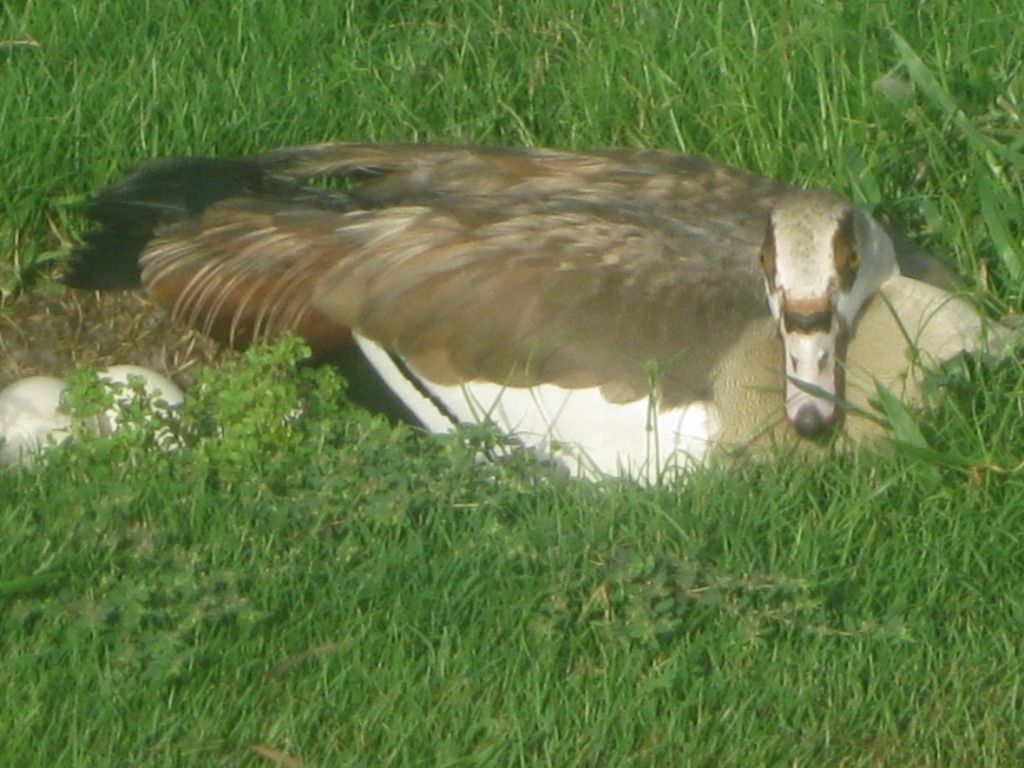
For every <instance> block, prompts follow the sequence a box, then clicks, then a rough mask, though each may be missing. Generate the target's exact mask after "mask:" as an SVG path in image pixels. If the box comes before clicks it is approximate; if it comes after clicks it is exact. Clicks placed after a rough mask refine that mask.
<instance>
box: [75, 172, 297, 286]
mask: <svg viewBox="0 0 1024 768" xmlns="http://www.w3.org/2000/svg"><path fill="white" fill-rule="evenodd" d="M281 187H282V182H280V181H279V180H277V179H275V178H274V177H272V176H271V175H269V174H268V172H267V171H266V170H265V169H264V168H262V167H261V166H260V165H259V164H258V163H253V162H249V161H246V160H222V159H214V158H202V157H165V158H155V159H151V160H146V161H143V162H142V163H140V164H138V165H136V166H135V167H134V168H132V169H131V170H130V171H128V173H126V174H125V176H124V177H123V178H121V179H120V180H118V181H116V182H114V183H113V184H111V185H110V186H108V187H106V188H105V189H102V190H101V191H100V192H99V193H97V194H96V195H95V197H93V198H92V200H90V201H89V202H88V203H87V204H86V205H85V209H84V213H85V215H86V217H87V218H89V219H91V220H92V221H94V222H95V223H96V224H98V225H99V226H98V227H97V228H96V229H93V230H91V231H89V232H86V233H85V235H84V236H83V238H82V243H81V244H80V245H79V246H77V247H76V248H74V249H73V250H72V252H71V258H70V259H69V261H68V262H67V267H66V268H65V270H64V273H63V274H62V275H61V277H60V279H61V282H63V283H64V284H65V285H68V286H71V287H73V288H81V289H86V290H118V289H133V288H139V287H141V285H142V278H141V272H140V269H139V256H140V255H141V254H142V251H143V250H144V249H145V247H146V244H147V243H148V242H149V241H150V240H151V239H152V238H153V236H154V235H155V234H156V232H157V230H158V229H159V228H160V227H162V226H165V225H168V224H173V223H175V222H178V221H182V220H184V219H187V218H191V217H193V216H198V215H200V214H201V213H202V212H203V211H204V210H206V209H207V208H209V207H210V206H211V205H213V204H214V203H216V202H218V201H220V200H224V199H227V198H231V197H239V196H263V195H267V194H273V193H275V192H276V193H277V194H281Z"/></svg>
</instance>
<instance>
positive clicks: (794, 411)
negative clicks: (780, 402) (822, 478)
mask: <svg viewBox="0 0 1024 768" xmlns="http://www.w3.org/2000/svg"><path fill="white" fill-rule="evenodd" d="M838 336H839V333H838V329H836V328H833V329H832V330H830V331H827V332H825V331H818V332H814V333H803V332H799V331H796V332H794V331H784V332H783V334H782V338H783V345H784V347H785V355H786V389H785V392H786V419H787V420H788V421H789V423H790V424H792V425H793V427H794V428H795V429H796V431H797V432H799V433H800V434H801V435H803V436H804V437H808V438H819V437H821V436H822V435H824V434H825V433H826V432H827V431H828V429H829V428H830V427H831V426H832V424H833V423H834V422H835V421H836V417H837V415H838V409H837V408H836V398H837V397H838V396H839V368H838V366H837V365H836V354H837V346H838V344H837V340H838Z"/></svg>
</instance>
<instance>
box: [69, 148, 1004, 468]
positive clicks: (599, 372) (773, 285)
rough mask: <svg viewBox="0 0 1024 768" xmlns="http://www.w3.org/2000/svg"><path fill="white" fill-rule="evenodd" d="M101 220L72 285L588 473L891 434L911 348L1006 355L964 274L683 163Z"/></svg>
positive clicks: (362, 176)
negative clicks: (873, 409)
mask: <svg viewBox="0 0 1024 768" xmlns="http://www.w3.org/2000/svg"><path fill="white" fill-rule="evenodd" d="M311 179H326V183H321V182H317V183H312V182H311V181H310V180H311ZM86 212H87V215H88V216H89V217H90V218H91V219H93V220H94V221H96V222H97V223H98V224H99V225H100V226H99V228H98V229H97V230H95V231H93V232H90V233H88V234H86V235H85V240H84V244H83V245H81V246H80V247H79V248H78V249H76V251H75V254H74V259H73V261H72V263H71V265H70V269H69V272H68V273H67V275H66V278H65V279H66V282H68V283H69V284H70V285H73V286H76V287H79V288H96V289H102V288H128V287H134V286H138V285H140V284H141V285H142V286H143V287H144V288H145V289H146V291H147V292H148V293H149V295H150V296H151V297H152V298H154V299H155V300H156V301H157V302H158V303H159V304H161V305H163V306H164V307H166V308H168V309H169V310H170V311H171V312H173V314H174V315H175V316H176V317H178V318H180V319H181V320H182V321H184V322H186V323H189V324H190V325H192V326H194V327H197V328H199V329H201V330H203V331H205V332H206V333H208V334H211V335H213V336H214V337H216V338H219V339H221V340H223V341H225V342H227V343H230V344H233V345H236V346H244V345H246V344H249V343H250V342H252V341H253V340H255V339H263V338H267V337H272V336H273V335H274V334H276V333H278V332H279V331H282V330H284V329H291V330H293V331H295V332H297V333H298V334H300V335H301V336H302V337H303V338H304V339H305V340H306V341H307V342H308V343H309V345H310V346H311V347H312V349H313V351H314V354H315V355H316V356H317V357H320V358H332V357H333V358H336V359H344V360H345V361H347V363H348V364H349V365H351V366H354V367H355V368H358V367H359V366H362V368H364V369H366V368H369V369H370V370H372V372H373V373H374V374H375V375H376V376H377V377H379V378H380V379H381V380H383V382H384V384H385V385H386V386H387V388H388V389H389V391H390V392H391V393H392V394H393V395H394V396H395V397H396V398H397V401H398V402H397V404H396V405H397V407H398V408H399V409H404V412H405V413H406V414H407V415H410V416H411V417H412V418H414V419H415V420H416V421H418V422H420V423H421V424H422V425H424V426H425V427H427V428H429V429H430V430H433V431H447V430H451V429H452V428H453V427H454V426H455V425H456V424H459V423H463V422H480V421H491V422H494V423H495V424H497V425H498V426H499V427H501V428H502V429H504V430H507V431H509V432H512V433H515V434H516V435H517V436H518V438H519V439H521V440H522V442H523V443H525V444H526V445H528V446H531V447H533V448H535V449H537V450H538V451H539V452H541V453H542V454H545V455H548V456H553V457H555V458H557V459H558V460H559V461H560V462H562V463H563V464H565V465H566V466H568V467H569V468H570V469H572V470H574V471H579V472H581V473H583V474H588V475H591V476H594V475H606V474H620V473H621V474H629V475H633V476H639V477H645V478H651V477H656V476H661V475H662V474H663V473H664V472H665V471H666V470H668V469H671V468H674V467H686V466H690V465H692V464H693V463H695V462H699V461H701V460H703V458H704V457H705V456H706V455H707V453H708V451H709V448H711V447H712V446H715V445H720V444H732V443H737V442H743V441H746V440H749V439H750V438H751V437H753V436H755V435H757V434H759V433H762V432H764V431H766V430H767V431H769V432H771V431H773V430H774V431H775V432H779V431H780V429H779V428H778V427H779V425H780V424H787V423H788V425H790V427H791V428H792V429H791V430H790V431H795V432H797V433H799V434H800V435H803V436H805V437H808V438H819V437H821V436H822V435H825V434H827V433H830V432H832V431H835V430H834V429H833V427H834V425H836V424H839V423H843V424H844V427H845V429H846V431H848V432H850V433H851V434H854V435H860V434H864V433H869V432H871V431H872V430H873V429H875V428H876V427H875V425H874V422H873V421H871V420H870V419H864V418H860V417H859V416H858V415H857V414H858V410H859V409H862V408H864V407H865V406H866V404H867V401H868V396H869V395H870V394H871V393H872V392H874V391H876V389H875V388H876V382H880V383H882V384H883V385H885V386H888V387H895V388H898V389H899V394H901V395H903V396H905V397H913V396H914V393H915V391H916V390H915V387H916V384H917V379H918V374H917V372H916V366H915V365H914V364H913V363H912V362H911V360H912V359H920V358H915V357H913V356H912V355H911V351H914V352H915V354H917V353H920V357H921V358H923V359H926V360H937V361H943V360H946V359H948V358H950V357H952V356H954V355H956V354H958V353H960V352H961V351H963V350H971V349H974V348H976V347H977V346H978V345H980V344H981V343H982V340H983V337H984V336H985V332H984V331H985V323H984V322H983V320H982V318H981V317H980V316H979V315H978V313H977V312H976V311H975V310H974V309H972V308H971V307H970V306H969V305H967V304H966V303H964V302H963V301H962V300H961V299H958V298H956V297H954V296H953V295H952V293H951V292H950V291H951V287H952V278H951V275H950V273H949V271H948V270H946V269H945V268H944V267H942V266H941V265H940V264H939V263H938V262H936V261H934V260H933V259H931V258H930V257H928V256H927V255H925V254H923V252H921V251H919V250H917V249H916V248H914V247H913V246H912V245H911V244H909V243H908V242H907V241H905V240H904V239H901V238H898V237H896V238H894V237H892V236H890V235H889V234H888V233H887V231H886V230H885V229H884V228H883V227H882V226H881V225H880V224H878V223H877V222H876V221H874V220H873V219H872V218H871V217H870V216H868V215H867V214H865V213H863V212H862V211H860V210H858V209H856V208H854V207H853V206H851V205H850V204H849V203H848V202H846V201H845V200H843V199H842V198H840V197H838V196H837V195H835V194H834V193H832V192H828V191H823V190H814V191H799V190H796V189H794V188H792V187H789V186H787V185H785V184H782V183H780V182H778V181H774V180H771V179H767V178H764V177H760V176H756V175H752V174H749V173H746V172H743V171H740V170H736V169H734V168H729V167H726V166H724V165H720V164H717V163H714V162H712V161H709V160H707V159H703V158H698V157H692V156H686V155H680V154H674V153H668V152H658V151H642V150H612V151H602V152H586V153H568V152H557V151H549V150H511V149H496V148H495V149H489V148H477V149H470V148H460V147H445V146H424V145H364V144H322V145H314V146H308V147H297V148H288V149H281V150H277V151H273V152H269V153H267V154H263V155H256V156H252V157H245V158H240V159H228V160H218V159H163V160H155V161H150V162H148V163H145V164H142V165H140V166H139V167H137V168H136V169H134V170H133V171H131V172H130V173H129V174H128V175H127V176H126V177H125V178H124V179H122V180H121V181H119V182H117V183H115V184H113V185H112V186H110V187H108V188H106V189H105V190H103V191H102V192H100V193H99V194H98V195H97V196H96V198H95V199H94V200H93V201H92V202H91V203H90V205H89V206H88V208H87V211H86ZM766 305H767V306H766ZM355 368H353V370H355ZM844 412H845V418H844ZM783 417H784V418H783Z"/></svg>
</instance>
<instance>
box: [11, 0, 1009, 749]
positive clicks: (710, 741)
mask: <svg viewBox="0 0 1024 768" xmlns="http://www.w3.org/2000/svg"><path fill="white" fill-rule="evenodd" d="M887 6H892V7H887ZM896 6H898V7H896ZM1021 28H1024V7H1020V8H1018V7H1017V5H1014V4H1004V5H1003V6H1002V7H998V6H991V7H989V6H979V5H978V4H976V3H966V2H950V3H926V4H917V3H904V4H896V3H892V4H879V3H858V2H848V3H843V4H840V3H829V2H788V3H784V4H782V6H780V5H779V4H778V3H762V2H751V3H746V4H739V3H730V4H718V3H703V4H699V3H679V4H678V7H677V8H673V7H671V6H670V5H669V4H668V3H649V4H646V5H640V6H639V7H637V6H636V5H634V4H625V3H609V2H604V3H586V2H570V1H569V0H565V1H564V2H554V1H553V0H547V2H537V1H534V2H522V3H507V4H504V6H503V7H502V6H499V4H492V3H485V2H475V3H464V4H451V3H433V2H431V3H428V2H420V3H409V2H391V3H386V2H381V3H368V2H358V3H357V2H353V3H326V2H315V1H314V0H307V1H306V2H284V0H261V1H260V2H246V3H231V4H227V3H224V4H219V3H191V2H184V1H182V2H174V1H173V0H167V1H166V2H150V3H145V2H135V1H134V0H132V1H131V2H129V1H128V0H110V1H108V2H103V1H100V2H95V3H92V4H85V3H57V2H52V0H51V1H50V2H33V1H32V0H23V1H22V2H13V3H10V2H9V3H7V4H5V5H4V7H3V9H2V10H0V138H2V145H3V147H4V151H3V152H2V153H0V179H2V182H0V206H2V208H0V211H2V213H0V289H2V290H3V291H4V292H10V291H14V290H17V289H18V288H19V287H20V286H22V285H23V284H24V281H25V279H26V278H28V277H29V276H30V274H31V273H32V271H33V269H34V268H35V267H37V266H39V265H41V264H44V263H46V262H48V261H49V260H50V259H52V258H53V257H54V256H53V255H54V253H55V252H57V251H59V250H60V249H61V248H62V247H63V245H64V243H65V242H66V241H70V240H73V239H74V237H75V236H76V235H77V234H78V233H80V231H81V229H82V226H83V222H82V221H81V219H80V218H79V217H78V215H77V212H76V206H77V205H78V204H79V203H80V202H81V201H82V200H83V199H84V197H85V196H86V195H87V194H88V193H89V192H90V191H92V190H94V189H96V188H97V187H98V186H100V185H102V184H103V183H105V182H107V181H109V180H111V179H112V178H114V177H115V176H116V175H117V174H118V173H119V172H120V171H121V170H122V169H124V168H125V167H127V166H128V165H130V164H131V163H132V162H134V161H136V160H138V159H140V158H142V157H145V156H149V155H154V154H184V153H216V154H235V153H242V152H248V151H255V150H261V149H267V148H270V147H273V146H276V145H281V144H294V143H303V142H309V141H320V140H325V139H353V140H407V139H409V140H411V139H416V140H432V141H472V142H485V143H494V144H515V145H524V144H525V145H553V146H562V147H574V148H588V147H600V146H610V145H619V146H622V145H625V146H651V147H663V148H672V149H685V150H687V151H691V152H699V153H703V154H709V155H712V156H714V157H716V158H719V159H722V160H725V161H728V162H732V163H734V164H737V165H741V166H743V167H746V168H750V169H752V170H757V171H760V172H764V173H768V174H771V175H776V176H779V177H781V178H785V179H787V180H791V181H795V182H799V183H803V184H823V185H828V186H832V187H835V188H837V189H839V190H840V191H843V192H845V193H847V194H849V195H850V196H852V197H854V198H855V199H857V200H859V201H860V202H862V203H864V204H866V205H868V206H870V207H872V208H874V209H876V211H877V212H878V213H879V214H880V215H881V216H883V217H887V218H890V219H892V220H893V221H895V222H896V223H898V224H899V225H900V226H901V228H903V229H904V230H905V231H907V232H908V233H909V234H912V235H913V236H914V237H915V238H916V239H918V240H920V241H921V242H923V243H924V244H926V245H928V246H929V247H930V248H931V249H933V250H934V251H936V252H937V253H939V254H940V255H943V256H946V257H948V258H949V259H950V260H951V261H953V262H954V263H955V264H956V265H957V266H958V268H959V270H960V272H961V273H962V274H963V275H964V276H965V278H966V280H967V281H968V283H969V285H970V286H971V287H972V288H976V289H978V290H984V291H988V292H989V293H988V295H989V296H990V301H991V303H992V305H993V306H995V307H997V308H1000V309H1003V310H1005V309H1017V310H1019V309H1020V308H1021V304H1022V300H1024V280H1022V272H1024V268H1022V256H1021V253H1022V243H1021V238H1022V233H1024V221H1022V219H1024V206H1022V204H1021V201H1022V198H1024V190H1022V180H1021V179H1022V174H1021V169H1022V161H1021V153H1022V151H1024V134H1022V131H1021V110H1022V109H1024V107H1022V104H1024V70H1022V65H1021V62H1022V61H1024V38H1022V36H1021V35H1020V34H1019V31H1020V29H1021ZM33 43H34V44H33ZM261 354H262V355H263V356H261V355H256V356H254V358H253V359H251V360H250V361H248V362H246V363H244V364H242V365H241V366H240V367H239V368H237V369H232V370H229V371H226V372H224V374H223V378H224V381H223V382H222V383H221V384H220V385H216V386H214V385H213V384H211V389H209V390H207V392H208V394H207V395H202V396H200V395H198V394H197V395H196V396H195V397H194V399H193V402H194V405H193V406H191V407H192V409H193V410H192V411H191V412H190V416H189V421H187V422H186V426H185V430H186V438H187V439H186V442H187V446H186V447H185V448H184V449H182V450H180V451H177V452H175V453H173V454H168V455H164V454H159V453H155V452H153V451H152V450H150V449H149V445H148V442H147V441H148V440H149V437H148V436H147V433H146V432H145V431H143V432H137V431H136V432H132V431H128V432H125V433H124V434H123V435H119V436H118V437H117V438H116V439H114V440H108V441H104V442H99V441H84V442H81V443H79V444H77V445H75V446H73V447H72V448H70V449H68V450H62V451H58V452H55V453H54V454H53V455H52V457H51V461H50V462H48V464H46V465H44V466H41V467H39V468H37V469H34V470H31V471H27V472H22V473H6V474H4V475H3V476H2V477H0V722H2V723H4V727H3V729H0V762H2V763H3V764H5V765H17V766H33V765H39V766H53V765H74V766H80V765H81V766H85V765H97V766H107V765H154V766H163V765H196V766H200V765H201V766H207V765H229V766H234V765H273V764H279V765H288V764H289V762H288V761H289V760H290V759H294V760H301V761H303V762H304V764H306V765H322V766H334V765H354V766H355V765H365V766H372V765H387V764H394V765H425V766H433V765H495V766H505V765H552V766H567V765H709V766H710V765H744V766H746V765H801V766H818V765H893V766H907V765H915V766H918V765H922V766H923V765H933V766H952V765H965V766H966V765H991V766H1005V765H1015V764H1020V763H1022V762H1024V736H1021V723H1024V692H1022V674H1021V669H1022V668H1024V658H1022V656H1024V647H1022V646H1024V640H1022V636H1024V632H1022V627H1024V589H1022V586H1021V585H1022V583H1024V579H1022V574H1024V546H1022V544H1024V542H1022V536H1024V477H1022V475H1024V472H1022V461H1024V458H1022V454H1024V413H1022V412H1021V411H1022V408H1024V407H1022V402H1021V393H1022V392H1024V368H1022V365H1021V362H1020V361H1019V360H1018V359H1010V360H1008V361H1005V362H1003V363H1001V364H996V365H972V366H969V367H966V368H964V369H963V370H961V371H958V372H956V373H954V374H951V381H950V386H949V395H948V396H947V397H946V398H945V399H944V400H943V401H942V402H941V403H940V404H939V405H937V406H935V408H934V409H933V410H929V411H928V412H926V413H925V414H923V415H921V416H920V417H919V423H920V435H915V436H914V439H913V440H912V441H911V442H909V443H906V444H897V445H895V446H893V447H891V448H890V449H889V450H888V451H873V450H867V449H865V450H862V451H859V452H857V453H854V454H852V455H843V456H834V457H825V458H823V459H821V460H816V461H799V462H798V461H794V460H791V459H788V458H787V457H784V456H781V457H779V458H778V459H776V460H774V461H771V462H767V463H762V464H749V465H748V464H746V463H740V464H739V465H737V466H732V467H728V468H726V467H721V468H719V467H713V468H711V469H709V470H707V471H705V472H701V473H699V474H697V475H695V476H694V477H693V478H691V480H690V482H688V483H686V484H680V485H677V486H673V487H666V488H654V489H646V490H645V489H639V488H636V487H632V486H630V485H628V484H609V485H608V486H604V487H597V486H592V485H587V484H582V483H572V482H567V481H563V480H559V479H558V478H545V477H544V475H543V473H542V472H540V471H539V470H538V468H536V467H533V466H531V464H530V462H529V460H528V459H527V458H526V457H522V456H519V457H514V458H513V459H511V460H509V461H506V462H502V463H500V464H497V465H492V464H481V463H478V462H476V461H474V459H473V456H474V453H475V448H478V447H479V443H480V441H483V442H485V443H486V441H488V440H491V439H493V436H488V435H480V434H470V435H468V436H466V437H465V438H464V439H448V440H424V439H422V438H421V437H419V436H417V435H415V434H413V433H412V432H411V431H409V430H407V429H393V428H391V427H389V426H387V425H386V424H384V423H382V422H381V421H379V420H377V419H375V418H371V417H369V416H366V415H365V414H360V413H358V412H355V411H352V410H350V409H348V408H346V407H345V406H344V404H343V402H342V401H340V400H339V394H338V393H337V392H336V391H335V389H334V386H333V385H332V384H330V383H328V382H327V380H326V379H323V378H320V377H310V376H309V375H308V374H299V373H296V372H295V371H294V370H293V366H291V365H289V364H288V358H289V353H288V351H287V350H284V351H281V350H278V351H277V352H271V353H261ZM218 387H220V388H218ZM218 393H220V394H218ZM300 398H304V399H302V402H303V403H304V409H305V416H304V418H302V419H300V420H298V421H295V420H292V419H290V418H289V417H288V414H289V413H290V410H291V408H292V407H293V405H294V403H295V402H296V400H297V399H300ZM214 421H219V422H220V423H222V424H226V425H227V426H226V430H227V431H226V432H225V433H224V434H223V435H218V434H217V433H216V431H215V430H214V429H213V428H212V427H211V424H212V423H214ZM466 442H468V443H469V445H468V446H467V445H466ZM292 764H295V763H292Z"/></svg>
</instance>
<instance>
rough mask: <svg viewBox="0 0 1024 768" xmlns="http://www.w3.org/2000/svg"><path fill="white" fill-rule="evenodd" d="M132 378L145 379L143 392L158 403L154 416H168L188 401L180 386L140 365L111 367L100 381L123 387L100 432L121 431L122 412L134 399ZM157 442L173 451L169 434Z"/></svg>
mask: <svg viewBox="0 0 1024 768" xmlns="http://www.w3.org/2000/svg"><path fill="white" fill-rule="evenodd" d="M133 376H140V377H142V379H143V389H144V390H145V392H146V394H147V395H149V396H150V397H151V398H153V400H155V401H157V402H154V403H153V408H154V411H155V412H159V413H161V414H164V415H166V414H167V413H169V412H170V409H173V408H174V407H175V406H178V405H180V404H181V403H182V402H184V400H185V395H184V393H183V392H182V391H181V389H180V388H179V387H178V385H177V384H175V383H174V382H173V381H171V380H170V379H168V378H167V377H166V376H163V375H162V374H159V373H157V372H156V371H152V370H150V369H149V368H143V367H141V366H138V365H112V366H110V367H109V368H105V369H103V370H102V371H100V372H99V379H100V381H108V382H111V383H114V384H120V385H122V386H121V389H120V391H119V392H118V393H117V394H116V396H115V399H114V405H113V407H112V408H108V409H107V410H106V411H105V413H104V417H105V423H101V424H100V431H101V432H104V433H105V434H109V433H110V432H113V431H114V430H116V429H117V428H118V426H119V422H120V416H121V409H122V408H123V407H124V406H125V405H126V404H127V403H129V402H130V401H131V399H132V398H133V397H134V393H133V391H132V390H131V388H130V379H131V377H133ZM158 442H159V443H160V444H161V445H162V446H163V447H165V448H169V447H172V443H173V438H172V437H171V435H170V434H169V433H168V434H163V435H160V436H158Z"/></svg>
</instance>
